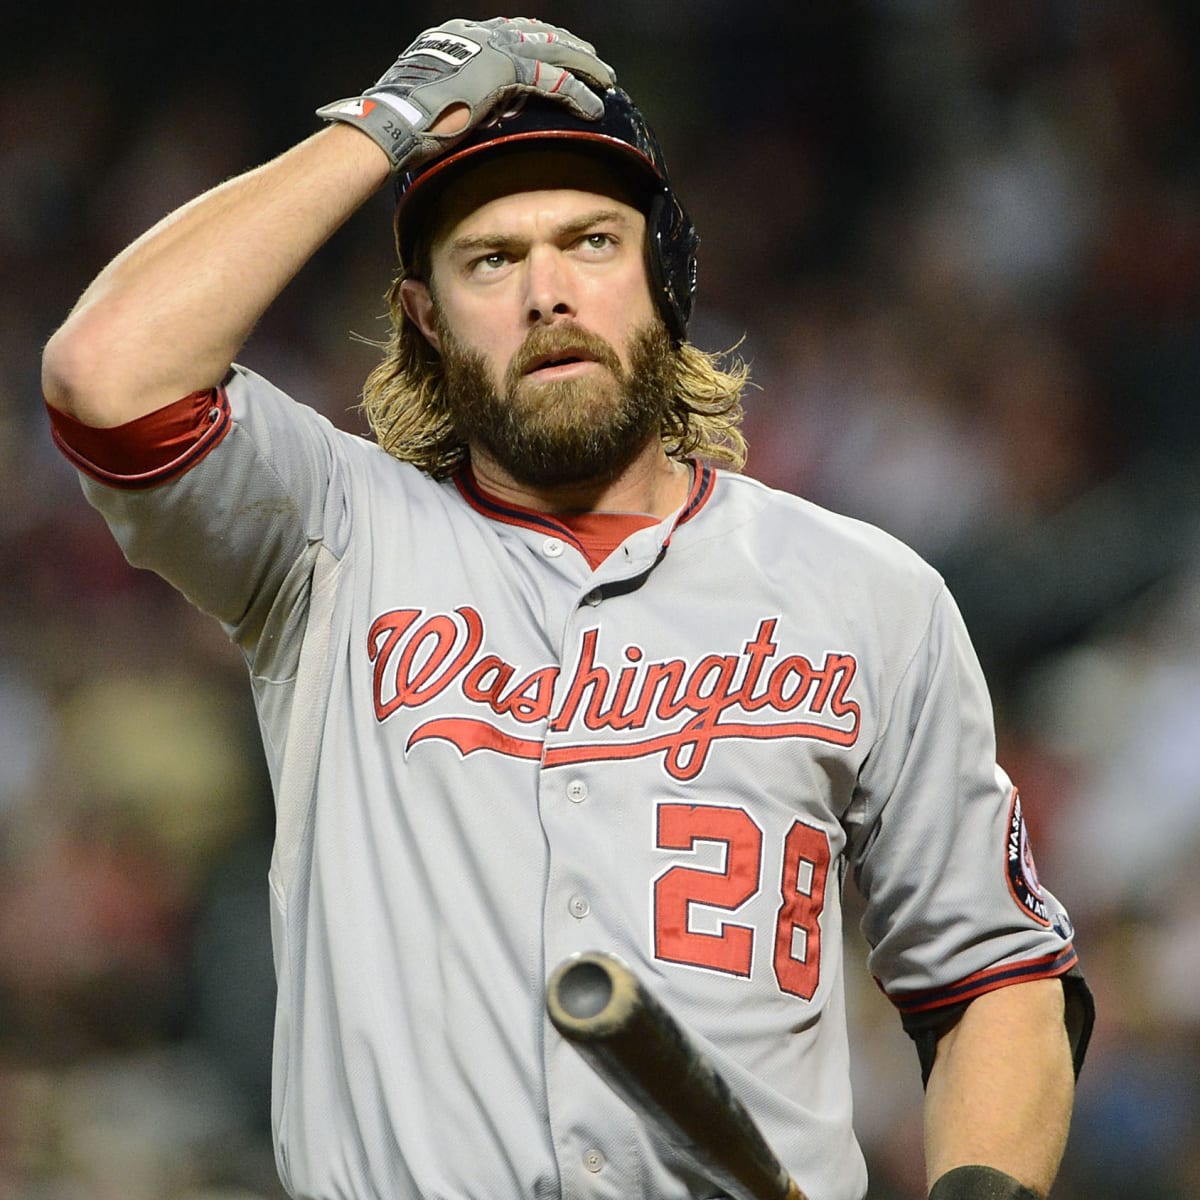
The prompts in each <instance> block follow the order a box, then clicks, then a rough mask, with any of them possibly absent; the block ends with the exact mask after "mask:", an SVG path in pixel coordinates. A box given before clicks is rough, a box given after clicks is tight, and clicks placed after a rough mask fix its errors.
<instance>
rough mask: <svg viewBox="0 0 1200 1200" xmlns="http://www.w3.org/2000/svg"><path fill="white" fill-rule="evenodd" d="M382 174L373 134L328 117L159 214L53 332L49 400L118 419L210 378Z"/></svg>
mask: <svg viewBox="0 0 1200 1200" xmlns="http://www.w3.org/2000/svg"><path fill="white" fill-rule="evenodd" d="M388 172H389V165H388V160H387V158H386V156H385V155H384V154H383V153H382V152H381V150H380V149H379V147H378V146H376V145H375V144H374V143H373V142H372V141H370V140H368V139H367V138H364V137H362V136H361V135H359V134H358V133H355V132H354V131H353V130H350V129H347V128H346V127H345V126H342V125H337V126H332V127H330V128H327V129H323V130H321V131H320V132H319V133H316V134H314V135H313V136H312V137H310V138H309V139H307V140H306V141H304V142H301V143H300V144H299V145H298V146H295V147H293V148H292V149H291V150H289V151H287V153H285V154H283V155H281V156H280V157H279V158H277V159H274V160H273V161H272V162H269V163H267V164H266V165H264V166H261V167H257V168H256V169H254V170H253V171H250V172H248V173H247V174H245V175H240V176H238V177H237V178H235V179H231V180H229V181H228V182H226V183H223V184H221V185H220V186H219V187H216V188H214V189H213V190H212V191H210V192H206V193H205V194H204V195H202V196H200V197H198V198H197V199H195V200H193V201H191V202H190V203H189V204H186V205H184V207H183V208H181V209H179V210H177V211H176V212H174V213H172V214H171V215H170V216H168V217H166V218H165V219H164V220H162V221H160V222H159V223H158V224H157V225H156V226H154V227H153V228H152V229H151V230H149V232H147V233H145V234H143V235H142V236H141V237H140V238H139V239H138V240H137V241H135V242H134V243H133V244H132V245H131V246H129V247H127V248H126V249H125V250H124V251H122V252H121V253H120V254H119V255H118V256H117V257H116V258H115V259H114V260H113V261H112V262H111V263H109V264H108V266H107V267H105V268H104V270H103V271H101V272H100V274H99V276H98V277H97V278H96V279H95V280H94V281H93V282H92V284H91V285H90V286H89V287H88V288H87V290H86V291H85V292H84V293H83V296H82V297H81V298H80V300H79V302H78V303H77V304H76V305H75V308H74V309H73V310H72V312H71V314H70V316H69V317H68V318H67V320H66V322H65V323H64V324H63V325H62V327H61V328H60V329H59V330H58V331H57V332H56V333H55V334H54V336H53V337H52V338H51V339H50V341H49V343H48V344H47V346H46V350H45V354H44V356H43V359H42V388H43V393H44V395H45V397H46V400H47V402H48V403H50V404H52V405H54V406H55V407H56V408H60V409H62V410H64V411H65V412H67V413H69V414H70V415H71V416H73V417H75V418H76V419H77V420H79V421H82V422H84V423H85V424H89V425H96V426H108V425H119V424H122V423H123V422H125V421H130V420H132V419H133V418H135V417H139V416H141V415H143V414H144V413H148V412H152V411H153V410H155V409H157V408H161V407H162V406H163V405H165V404H169V403H170V402H171V401H173V400H178V399H179V398H180V397H182V396H186V395H188V394H189V393H191V392H195V391H199V390H201V389H203V388H209V387H213V386H214V385H216V384H218V383H220V381H221V379H222V378H223V377H224V375H225V373H226V371H227V370H228V369H229V364H230V363H231V362H232V360H233V358H234V356H235V355H236V354H237V352H238V349H239V348H240V347H241V345H242V343H243V342H244V341H245V340H246V338H247V337H248V336H249V334H250V331H251V330H252V329H253V328H254V325H255V323H256V322H257V321H258V319H259V317H261V316H262V314H263V313H264V312H265V311H266V309H267V308H268V306H269V305H270V304H271V302H272V301H273V300H274V299H275V298H276V296H278V294H279V293H280V292H281V291H282V290H283V288H284V286H285V285H286V284H287V283H288V281H289V280H290V279H291V278H292V277H293V276H294V275H295V274H296V272H297V271H299V269H300V268H301V267H302V266H303V265H304V263H305V262H307V261H308V259H309V258H310V257H311V256H312V255H313V254H314V253H315V252H316V250H317V249H318V248H319V247H320V246H321V245H322V244H323V243H324V242H325V241H326V240H327V239H328V238H329V237H330V236H331V235H332V234H333V232H334V231H335V230H336V229H337V228H338V226H340V225H341V224H342V223H343V222H344V221H345V220H346V219H347V218H348V217H349V216H350V214H351V213H353V212H354V211H355V210H356V209H357V208H358V207H359V206H360V205H361V204H363V203H364V201H366V199H367V198H368V197H369V196H370V195H371V194H372V193H373V192H374V191H375V190H376V189H377V188H379V187H380V186H381V185H382V184H383V182H384V181H385V180H386V179H387V177H388Z"/></svg>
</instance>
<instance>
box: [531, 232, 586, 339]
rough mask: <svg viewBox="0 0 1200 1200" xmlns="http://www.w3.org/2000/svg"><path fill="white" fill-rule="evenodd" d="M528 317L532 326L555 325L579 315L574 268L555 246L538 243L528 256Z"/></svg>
mask: <svg viewBox="0 0 1200 1200" xmlns="http://www.w3.org/2000/svg"><path fill="white" fill-rule="evenodd" d="M525 292H526V296H525V319H526V322H527V323H528V324H529V325H530V326H533V325H552V324H554V322H555V321H558V320H561V319H563V318H564V317H573V316H575V315H576V297H575V290H574V287H573V286H572V280H571V275H570V271H569V270H568V268H567V265H566V263H564V262H563V256H562V255H561V254H560V253H559V252H558V248H557V247H555V246H536V247H534V248H533V249H532V250H531V251H530V252H529V256H528V258H527V259H526V274H525Z"/></svg>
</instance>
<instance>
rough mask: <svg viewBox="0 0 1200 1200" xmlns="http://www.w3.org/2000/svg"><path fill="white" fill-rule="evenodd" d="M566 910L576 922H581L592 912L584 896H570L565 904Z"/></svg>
mask: <svg viewBox="0 0 1200 1200" xmlns="http://www.w3.org/2000/svg"><path fill="white" fill-rule="evenodd" d="M567 909H568V910H569V911H570V913H571V916H573V917H574V918H575V919H576V920H577V921H582V920H583V918H584V917H586V916H587V915H588V913H590V912H591V911H592V906H591V905H590V904H589V903H588V902H587V898H586V897H585V896H572V897H571V899H570V900H569V901H568V902H567Z"/></svg>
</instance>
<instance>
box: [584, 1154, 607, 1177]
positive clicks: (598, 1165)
mask: <svg viewBox="0 0 1200 1200" xmlns="http://www.w3.org/2000/svg"><path fill="white" fill-rule="evenodd" d="M583 1165H584V1167H586V1168H587V1170H589V1171H591V1173H592V1174H593V1175H595V1174H596V1173H597V1172H598V1171H602V1170H603V1169H604V1155H603V1154H601V1153H600V1151H599V1150H589V1151H588V1152H587V1153H586V1154H585V1155H584V1156H583Z"/></svg>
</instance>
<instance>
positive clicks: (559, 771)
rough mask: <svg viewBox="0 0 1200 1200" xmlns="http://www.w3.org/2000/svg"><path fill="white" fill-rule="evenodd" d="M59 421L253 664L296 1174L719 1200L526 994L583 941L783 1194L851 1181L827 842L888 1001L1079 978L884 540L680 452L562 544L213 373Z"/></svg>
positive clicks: (280, 1094)
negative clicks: (191, 392) (169, 391)
mask: <svg viewBox="0 0 1200 1200" xmlns="http://www.w3.org/2000/svg"><path fill="white" fill-rule="evenodd" d="M172 423H173V424H172ZM56 430H57V436H58V437H59V440H60V444H62V445H63V447H64V449H65V450H66V451H67V453H68V454H69V455H70V456H71V457H72V458H73V459H74V461H75V462H76V463H77V465H78V466H79V467H80V468H81V469H82V470H83V472H84V476H85V489H86V492H87V495H88V496H89V498H90V499H91V501H92V502H93V503H94V504H95V505H96V506H97V507H98V508H99V509H100V510H101V511H102V513H103V514H104V516H105V517H106V519H107V521H108V523H109V525H110V526H111V528H112V530H113V532H114V534H115V535H116V537H117V539H118V540H119V542H120V543H121V545H122V547H123V548H124V550H125V552H126V554H127V556H128V557H129V559H130V560H131V561H132V562H134V563H136V564H138V565H144V566H147V567H150V568H153V569H154V570H156V571H158V572H160V573H161V574H162V575H163V576H164V577H165V578H167V579H168V580H169V581H171V582H172V583H173V584H174V585H176V586H177V587H178V588H180V589H181V590H182V591H183V592H184V593H185V594H186V595H187V596H188V597H189V598H190V599H191V600H192V601H193V603H195V604H196V605H198V606H199V607H200V608H202V609H204V610H205V611H207V612H209V613H211V614H213V615H214V616H216V617H217V618H219V619H220V620H221V622H223V624H224V625H225V627H226V629H227V630H228V632H229V634H230V636H231V638H232V639H233V640H234V642H235V643H236V644H237V645H238V646H239V647H240V648H241V651H242V653H243V654H244V655H245V659H246V662H247V663H248V665H249V670H250V677H251V681H252V686H253V690H254V695H255V698H256V702H257V709H258V714H259V719H260V723H261V729H262V736H263V741H264V745H265V748H266V754H267V760H268V763H269V765H270V769H271V773H272V779H273V784H274V788H275V793H276V801H277V835H276V845H275V851H274V857H273V861H272V865H271V871H270V901H271V910H272V918H273V932H274V946H275V960H276V961H275V966H276V971H277V975H278V982H279V999H278V1018H277V1028H276V1039H275V1047H274V1098H273V1124H274V1131H275V1137H276V1145H277V1156H278V1164H279V1169H280V1173H281V1176H282V1178H283V1180H284V1183H285V1184H286V1186H287V1187H288V1189H289V1190H290V1192H291V1193H292V1194H293V1195H294V1196H296V1197H313V1198H319V1200H335V1198H336V1200H346V1198H347V1197H353V1198H354V1200H385V1198H386V1200H402V1198H403V1200H410V1198H411V1200H416V1198H418V1197H423V1198H433V1197H438V1198H442V1197H447V1198H448V1197H458V1198H464V1197H470V1198H473V1200H485V1198H486V1200H502V1198H510V1200H531V1198H535V1197H539V1198H547V1200H548V1198H551V1197H554V1198H557V1197H569V1198H576V1197H578V1198H585V1197H586V1198H588V1200H601V1198H605V1197H611V1198H613V1200H617V1198H621V1200H630V1198H631V1197H640V1196H645V1197H655V1198H657V1200H675V1198H680V1200H682V1198H683V1197H694V1196H712V1195H714V1194H715V1189H714V1188H713V1187H712V1185H710V1184H707V1183H705V1181H703V1180H701V1179H699V1178H697V1177H695V1176H694V1175H692V1174H691V1173H689V1171H688V1170H687V1169H686V1168H685V1167H684V1166H683V1165H681V1163H680V1162H679V1161H678V1160H677V1159H676V1157H675V1156H674V1155H673V1153H672V1152H671V1150H670V1149H669V1148H667V1147H665V1146H663V1145H661V1144H659V1143H657V1142H656V1141H655V1139H654V1138H653V1137H652V1136H651V1135H650V1134H649V1133H648V1132H647V1131H646V1129H645V1128H643V1127H642V1126H641V1125H640V1124H639V1122H638V1120H637V1119H636V1118H635V1117H634V1116H633V1114H632V1113H631V1111H630V1110H628V1109H627V1108H626V1107H625V1106H624V1105H623V1104H622V1102H621V1101H620V1100H618V1099H617V1098H616V1097H615V1096H614V1095H613V1094H612V1093H611V1092H610V1091H609V1089H608V1088H607V1087H606V1085H605V1084H604V1083H603V1082H601V1081H600V1080H599V1079H598V1078H597V1077H596V1076H595V1075H594V1074H593V1073H592V1072H591V1070H590V1069H589V1068H588V1066H587V1065H586V1064H585V1063H584V1062H583V1060H582V1059H581V1058H580V1057H579V1056H578V1055H577V1054H576V1053H575V1051H574V1050H573V1049H572V1048H571V1047H570V1046H568V1045H567V1044H566V1043H565V1042H563V1041H562V1040H561V1039H560V1038H559V1037H558V1035H557V1034H556V1033H555V1032H554V1031H553V1029H552V1027H551V1026H550V1025H549V1024H548V1021H547V1020H546V1018H545V1015H544V1008H543V996H544V986H545V980H546V978H547V976H548V975H549V974H550V973H551V971H552V970H553V969H554V967H555V966H556V965H557V964H558V963H559V962H561V961H562V960H563V959H564V958H566V957H567V956H568V955H570V954H572V953H574V952H577V951H586V950H593V949H600V950H608V951H614V952H616V953H618V954H619V955H621V956H622V957H623V958H624V959H625V960H626V961H628V962H629V963H630V964H631V965H632V966H633V968H634V969H635V971H636V972H637V973H638V974H639V975H641V976H642V978H643V979H644V980H645V981H646V983H647V985H648V986H649V987H650V988H651V990H653V991H654V992H655V993H656V994H657V995H658V997H659V998H660V999H661V1000H662V1001H663V1002H664V1003H665V1004H666V1006H667V1007H668V1008H669V1009H671V1010H672V1011H674V1013H675V1014H676V1015H677V1016H678V1017H679V1018H680V1019H681V1020H682V1021H683V1022H684V1023H685V1025H687V1026H688V1027H689V1028H690V1029H691V1030H692V1031H693V1032H694V1033H695V1034H696V1035H697V1038H698V1040H699V1042H700V1044H701V1045H702V1046H703V1047H704V1048H705V1049H707V1050H708V1051H709V1052H710V1053H711V1055H712V1057H713V1059H714V1060H715V1062H716V1064H717V1066H718V1068H719V1069H720V1070H722V1071H723V1072H724V1073H725V1074H726V1075H727V1077H728V1079H729V1081H730V1083H731V1084H732V1086H733V1088H734V1090H735V1092H736V1093H737V1094H738V1095H739V1096H740V1098H741V1099H742V1100H743V1101H744V1102H745V1104H746V1105H747V1106H748V1108H749V1109H750V1111H751V1113H752V1114H753V1115H754V1117H755V1118H756V1119H757V1121H758V1122H759V1124H760V1125H761V1127H762V1129H763V1132H764V1133H765V1135H766V1136H767V1139H768V1141H769V1142H770V1143H771V1144H772V1145H773V1146H774V1148H775V1149H776V1150H777V1152H778V1153H779V1155H780V1157H781V1159H782V1160H783V1161H784V1162H785V1164H786V1165H787V1166H788V1168H789V1169H790V1170H791V1171H792V1173H793V1174H794V1176H795V1177H796V1180H797V1182H798V1183H799V1184H800V1186H801V1187H802V1188H803V1189H804V1190H805V1191H806V1192H807V1193H808V1194H809V1195H810V1196H812V1197H814V1198H819V1200H861V1197H862V1196H863V1195H864V1194H865V1191H866V1173H865V1168H864V1164H863V1159H862V1155H861V1153H860V1151H859V1149H858V1146H857V1144H856V1141H855V1138H854V1134H853V1130H852V1122H851V1095H850V1082H849V1080H850V1068H849V1055H850V1048H849V1046H848V1037H847V1029H846V1017H845V1010H844V1001H843V981H842V972H843V965H842V910H841V887H842V881H843V876H844V873H845V871H846V870H847V868H848V869H849V870H850V871H852V873H853V875H854V877H855V879H856V881H857V884H858V886H859V887H860V889H861V891H862V893H863V896H864V900H865V919H864V931H865V933H866V936H867V940H868V942H869V943H870V946H871V950H870V958H869V966H870V969H871V971H872V973H873V974H874V976H875V977H876V979H877V980H878V981H879V984H880V986H881V987H882V988H883V990H884V991H885V992H886V994H887V995H888V996H889V997H890V998H891V999H892V1001H893V1002H894V1003H895V1004H896V1005H897V1007H898V1008H899V1009H900V1011H901V1013H902V1014H904V1015H905V1017H906V1020H911V1019H913V1018H914V1016H919V1014H921V1013H923V1012H936V1011H937V1010H939V1009H942V1008H945V1007H946V1006H948V1005H952V1004H955V1003H959V1002H961V1001H963V1000H965V999H970V998H971V997H973V996H975V995H978V994H980V993H981V992H984V991H987V990H989V989H992V988H995V987H999V986H1003V985H1005V984H1007V983H1011V982H1017V981H1022V980H1033V979H1041V978H1049V977H1054V976H1058V975H1062V974H1064V973H1065V972H1067V971H1069V970H1071V969H1072V968H1073V967H1074V966H1075V963H1076V958H1075V953H1074V950H1073V948H1072V934H1071V926H1070V922H1069V920H1068V918H1067V915H1066V913H1065V912H1064V910H1063V908H1062V907H1061V905H1060V904H1059V903H1058V901H1057V900H1056V899H1055V898H1054V896H1053V895H1051V893H1050V892H1049V891H1047V890H1046V889H1045V888H1044V887H1043V886H1042V885H1041V884H1040V883H1039V882H1038V879H1037V876H1036V872H1035V870H1034V868H1033V860H1032V856H1031V854H1030V852H1029V847H1028V842H1027V838H1026V836H1025V826H1024V822H1023V820H1022V817H1021V810H1020V802H1019V800H1018V798H1017V795H1016V792H1015V790H1014V788H1013V786H1012V784H1011V783H1010V782H1009V780H1008V779H1007V778H1006V777H1005V775H1004V774H1003V772H1002V771H1000V770H999V769H998V767H997V766H996V763H995V747H994V738H993V733H992V721H991V714H990V705H989V701H988V697H987V693H986V689H985V686H984V682H983V680H982V678H981V675H980V671H979V669H978V666H977V663H976V661H975V657H974V655H973V652H972V650H971V647H970V644H969V641H968V638H967V636H966V634H965V632H964V630H963V626H962V623H961V621H960V618H959V616H958V614H957V612H956V610H955V607H954V605H953V603H952V601H951V599H950V597H949V596H948V595H947V593H946V590H945V588H944V586H943V584H942V581H941V580H940V578H939V577H938V576H937V575H936V574H935V573H934V571H933V570H932V569H930V568H929V567H928V566H927V565H926V564H924V563H923V562H922V561H921V560H920V559H918V558H917V557H916V556H915V555H914V554H913V553H911V552H910V551H909V550H907V549H906V548H904V547H903V546H901V545H900V544H899V543H897V542H896V541H894V540H893V539H891V538H890V537H888V536H887V535H885V534H883V533H881V532H880V531H878V530H876V529H874V528H871V527H869V526H866V525H863V524H860V523H857V522H854V521H850V520H847V519H844V518H841V517H838V516H835V515H832V514H830V513H828V512H825V511H823V510H821V509H819V508H818V507H816V506H814V505H812V504H809V503H807V502H805V501H803V500H800V499H797V498H796V497H793V496H789V495H786V494H782V493H779V492H776V491H772V490H770V489H768V488H767V487H765V486H762V485H761V484H759V483H756V482H754V481H752V480H750V479H747V478H743V477H740V476H736V475H731V474H727V473H722V472H716V471H714V470H712V469H710V468H708V467H705V466H702V465H697V466H695V467H694V477H693V484H692V488H691V492H690V495H689V496H688V499H687V502H686V503H685V504H684V505H683V507H682V508H681V509H680V511H679V512H677V513H676V514H675V515H674V516H672V517H671V518H668V519H665V520H662V521H643V522H632V523H630V526H629V528H630V529H631V532H629V535H628V536H627V537H625V539H624V541H623V542H621V543H620V544H619V546H618V547H617V548H616V550H615V551H614V552H613V553H611V554H610V555H609V556H608V557H607V558H606V559H604V561H603V562H601V563H600V564H599V565H598V566H597V567H595V568H594V569H593V567H592V565H590V563H589V562H588V560H587V558H586V557H585V556H584V554H583V553H582V552H581V542H580V540H579V536H578V534H577V533H576V531H575V530H573V529H572V527H571V526H570V525H569V524H565V523H562V522H560V521H557V520H555V519H554V518H552V517H548V516H545V515H542V514H539V513H536V512H532V511H529V510H524V509H515V508H511V507H506V506H505V505H504V504H501V503H500V502H498V501H496V500H494V499H492V498H490V497H489V496H487V495H485V494H483V493H482V492H481V491H480V490H479V489H478V487H477V486H476V485H475V484H474V482H473V480H472V478H471V476H470V475H469V473H464V474H462V475H460V476H459V477H457V478H455V479H451V480H446V481H442V482H434V481H432V480H430V479H429V478H427V477H426V476H424V475H422V474H421V473H420V472H418V471H416V470H414V469H413V468H411V467H409V466H407V465H404V464H401V463H399V462H397V461H396V460H394V459H392V458H391V457H389V456H388V455H386V454H385V453H384V452H382V451H381V450H380V449H379V448H378V447H376V446H374V445H373V444H372V443H370V442H368V441H365V440H363V439H360V438H356V437H353V436H351V435H349V434H346V433H344V432H341V431H338V430H336V429H335V428H334V427H333V426H332V425H331V424H330V423H329V422H327V421H326V420H325V419H324V418H322V417H321V416H319V415H318V414H316V413H314V412H313V411H312V410H310V409H308V408H306V407H304V406H302V405H299V404H297V403H295V402H294V401H292V400H291V399H289V398H288V397H286V396H284V395H283V394H281V393H280V392H279V391H277V390H276V389H274V388H273V387H272V386H271V385H269V384H268V383H267V382H266V381H264V380H262V379H261V378H259V377H257V376H255V375H254V374H252V373H250V372H249V371H246V370H244V369H240V368H236V369H235V370H234V372H233V373H232V375H231V377H230V379H229V380H228V382H227V385H226V386H225V387H224V388H223V389H220V390H219V391H218V392H217V393H214V394H213V395H212V396H211V397H192V398H189V399H188V400H187V401H183V402H180V404H179V405H175V406H172V407H171V409H169V410H164V411H163V413H160V414H155V415H153V416H152V417H150V418H144V419H143V420H142V421H141V422H135V423H133V424H132V425H131V426H128V427H125V428H124V429H123V430H118V431H107V432H100V431H85V430H83V428H82V427H79V426H75V425H73V423H71V422H69V421H68V420H66V419H62V418H58V419H57V421H56Z"/></svg>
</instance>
